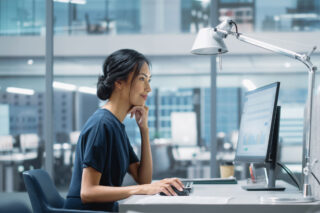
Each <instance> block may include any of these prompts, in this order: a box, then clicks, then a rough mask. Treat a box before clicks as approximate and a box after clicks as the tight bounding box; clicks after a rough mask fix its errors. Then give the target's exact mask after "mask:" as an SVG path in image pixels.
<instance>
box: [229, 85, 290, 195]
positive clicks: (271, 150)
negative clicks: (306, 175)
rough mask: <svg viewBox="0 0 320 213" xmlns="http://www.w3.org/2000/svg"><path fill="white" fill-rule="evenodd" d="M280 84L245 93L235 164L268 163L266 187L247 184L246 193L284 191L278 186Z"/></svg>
mask: <svg viewBox="0 0 320 213" xmlns="http://www.w3.org/2000/svg"><path fill="white" fill-rule="evenodd" d="M279 87H280V83H279V82H276V83H273V84H269V85H267V86H264V87H260V88H258V89H255V90H252V91H249V92H247V93H246V94H245V99H244V106H243V111H242V115H241V123H240V130H239V138H238V144H237V151H236V157H235V161H237V162H246V163H258V164H261V163H263V164H265V165H266V166H267V168H268V174H267V177H268V178H267V185H266V186H263V187H261V186H258V185H254V184H253V185H252V186H250V185H248V186H245V187H244V188H245V189H246V190H284V188H282V187H276V186H275V167H276V161H277V159H276V158H277V146H278V133H279V122H280V107H278V108H277V101H278V95H279Z"/></svg>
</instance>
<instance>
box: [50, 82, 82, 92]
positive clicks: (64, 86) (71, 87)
mask: <svg viewBox="0 0 320 213" xmlns="http://www.w3.org/2000/svg"><path fill="white" fill-rule="evenodd" d="M53 87H54V88H56V89H63V90H68V91H75V90H76V89H77V87H76V86H75V85H73V84H66V83H62V82H58V81H54V82H53Z"/></svg>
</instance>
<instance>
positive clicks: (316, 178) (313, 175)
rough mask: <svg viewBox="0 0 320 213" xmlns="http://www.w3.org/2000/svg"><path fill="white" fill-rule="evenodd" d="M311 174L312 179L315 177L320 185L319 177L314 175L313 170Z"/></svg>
mask: <svg viewBox="0 0 320 213" xmlns="http://www.w3.org/2000/svg"><path fill="white" fill-rule="evenodd" d="M311 174H312V176H313V177H314V179H316V181H317V182H318V184H319V185H320V181H319V179H318V178H317V177H316V175H315V174H314V173H313V172H311Z"/></svg>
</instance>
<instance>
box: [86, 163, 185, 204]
mask: <svg viewBox="0 0 320 213" xmlns="http://www.w3.org/2000/svg"><path fill="white" fill-rule="evenodd" d="M100 178H101V173H100V172H98V171H97V170H95V169H94V168H92V167H87V168H84V169H83V172H82V181H81V192H80V197H81V201H82V202H83V203H91V202H113V201H117V200H122V199H125V198H127V197H129V196H131V195H134V194H157V193H159V192H164V193H165V194H167V195H176V193H175V192H174V191H173V190H172V188H171V185H173V186H175V187H176V188H177V189H182V188H181V187H183V184H182V183H181V181H180V180H179V179H177V178H170V179H164V180H161V181H158V182H155V183H152V184H144V185H137V186H124V187H113V186H101V185H99V182H100Z"/></svg>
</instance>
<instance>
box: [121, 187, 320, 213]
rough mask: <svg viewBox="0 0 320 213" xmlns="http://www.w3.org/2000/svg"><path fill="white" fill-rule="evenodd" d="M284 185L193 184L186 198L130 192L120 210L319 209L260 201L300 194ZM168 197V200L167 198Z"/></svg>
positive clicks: (266, 212) (297, 212)
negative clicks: (274, 189) (264, 188)
mask: <svg viewBox="0 0 320 213" xmlns="http://www.w3.org/2000/svg"><path fill="white" fill-rule="evenodd" d="M277 183H279V185H280V184H281V185H282V186H285V187H286V190H285V191H283V192H271V191H256V192H253V191H250V192H249V191H245V190H243V189H242V188H241V185H244V184H245V182H244V181H239V182H238V184H223V185H222V184H213V185H212V184H210V185H206V184H203V185H198V184H196V185H193V192H192V193H191V194H190V196H187V197H167V196H160V195H153V196H151V195H134V196H131V197H129V198H127V199H125V200H122V201H120V202H119V204H120V205H119V206H120V212H127V211H137V212H183V213H189V212H190V213H191V212H192V213H194V212H196V213H201V212H215V213H217V212H223V213H250V212H259V213H270V212H271V213H285V212H290V213H303V212H308V213H309V212H310V213H311V212H315V209H318V210H320V202H313V203H277V204H273V203H263V202H262V201H261V197H274V196H283V197H292V196H293V197H295V196H302V194H301V193H300V192H299V191H298V190H297V189H296V188H295V187H294V186H292V185H290V184H287V183H285V182H283V181H278V182H277ZM171 198H172V199H171Z"/></svg>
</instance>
